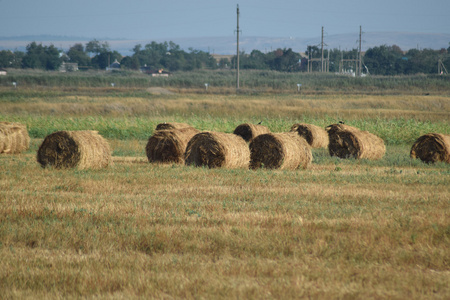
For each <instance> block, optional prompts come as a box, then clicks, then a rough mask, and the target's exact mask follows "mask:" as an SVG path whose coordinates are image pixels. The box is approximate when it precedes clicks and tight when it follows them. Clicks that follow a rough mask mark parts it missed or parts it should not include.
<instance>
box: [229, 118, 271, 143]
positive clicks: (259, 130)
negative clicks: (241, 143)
mask: <svg viewBox="0 0 450 300" xmlns="http://www.w3.org/2000/svg"><path fill="white" fill-rule="evenodd" d="M269 132H270V130H269V128H267V127H266V126H263V125H260V124H249V123H244V124H241V125H239V126H238V127H236V129H234V132H233V133H234V134H236V135H238V136H240V137H242V138H243V139H244V140H245V141H246V142H250V141H251V140H252V139H254V138H255V137H257V136H258V135H260V134H264V133H269Z"/></svg>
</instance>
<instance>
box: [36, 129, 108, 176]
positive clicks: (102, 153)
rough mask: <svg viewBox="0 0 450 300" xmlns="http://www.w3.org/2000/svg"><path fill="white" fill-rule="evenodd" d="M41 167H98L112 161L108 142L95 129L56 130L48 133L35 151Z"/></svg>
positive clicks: (105, 165) (103, 166) (102, 166)
mask: <svg viewBox="0 0 450 300" xmlns="http://www.w3.org/2000/svg"><path fill="white" fill-rule="evenodd" d="M37 161H38V162H39V163H40V164H41V166H42V167H43V168H45V167H47V166H51V167H54V168H56V169H67V168H75V167H77V168H78V169H90V168H91V169H100V168H105V167H107V166H108V165H110V164H111V163H112V157H111V150H110V147H109V144H108V142H107V141H106V140H105V139H104V138H103V137H102V136H101V135H100V134H98V132H97V131H90V130H83V131H57V132H54V133H52V134H50V135H48V136H47V137H46V138H45V139H44V141H43V142H42V144H41V146H40V147H39V150H38V152H37Z"/></svg>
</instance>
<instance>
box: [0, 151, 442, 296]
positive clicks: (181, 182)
mask: <svg viewBox="0 0 450 300" xmlns="http://www.w3.org/2000/svg"><path fill="white" fill-rule="evenodd" d="M0 168H1V169H2V172H1V174H2V180H0V185H1V192H0V196H1V198H2V199H3V200H2V206H1V208H0V218H1V224H2V225H1V226H0V241H1V245H0V252H1V256H0V257H1V258H0V260H1V264H2V268H1V270H0V277H1V279H2V280H0V282H1V285H0V289H1V290H2V294H3V295H4V296H6V297H7V298H8V297H26V296H28V297H31V296H32V297H54V296H57V295H58V296H61V297H94V296H96V297H127V298H129V297H131V298H135V297H156V298H164V297H175V298H198V297H205V298H238V297H245V298H265V297H268V298H283V299H284V298H298V297H314V298H316V297H319V298H341V297H343V298H348V297H352V298H353V297H355V298H367V297H374V298H380V297H382V298H384V297H388V298H397V299H401V298H405V297H408V298H442V299H444V298H447V296H448V295H449V293H450V290H449V288H448V284H447V282H448V278H449V272H448V270H449V269H448V268H449V265H448V262H449V258H450V257H449V253H448V246H449V235H450V226H449V223H448V217H449V212H448V204H449V200H448V195H449V192H450V190H449V186H448V178H449V173H448V172H449V169H448V165H436V166H428V165H424V164H422V163H420V164H418V165H415V166H412V167H408V168H406V167H405V166H403V167H402V168H397V167H395V166H394V167H386V166H374V165H370V164H369V165H367V164H361V163H358V162H347V161H340V162H339V163H338V164H336V163H333V162H329V161H326V160H318V161H317V162H316V164H315V165H314V166H313V167H312V169H310V170H306V171H267V170H258V171H250V170H220V169H218V170H210V169H206V168H191V167H184V166H158V165H151V164H148V163H138V162H135V163H127V162H116V163H115V165H114V166H112V167H110V168H108V169H105V170H98V171H77V170H67V171H59V170H51V169H41V168H40V167H39V166H38V164H37V163H36V162H35V159H34V155H33V154H31V155H30V154H23V155H19V156H15V157H12V156H2V157H0Z"/></svg>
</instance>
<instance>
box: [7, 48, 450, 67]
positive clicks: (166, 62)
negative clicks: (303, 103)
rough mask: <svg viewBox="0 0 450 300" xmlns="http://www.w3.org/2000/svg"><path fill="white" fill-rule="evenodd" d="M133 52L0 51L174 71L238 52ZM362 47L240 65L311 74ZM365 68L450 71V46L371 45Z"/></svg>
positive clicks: (22, 61) (52, 63)
mask: <svg viewBox="0 0 450 300" xmlns="http://www.w3.org/2000/svg"><path fill="white" fill-rule="evenodd" d="M132 51H133V54H132V55H129V56H122V55H121V54H120V53H119V52H117V51H113V50H111V47H110V46H109V44H108V42H101V41H98V40H92V41H90V42H88V43H86V45H83V44H81V43H77V44H75V45H73V46H72V47H70V48H69V50H68V51H66V52H64V51H62V50H59V49H57V48H56V47H55V46H53V45H50V46H44V45H42V44H37V43H36V42H32V43H30V44H28V45H27V47H26V51H25V52H22V51H14V52H13V51H9V50H2V51H0V67H1V68H24V69H29V68H30V69H44V70H58V69H59V68H60V66H61V64H62V63H64V62H67V63H77V64H78V66H79V68H80V69H81V70H83V69H105V68H107V67H108V66H110V65H111V63H112V62H115V61H117V62H119V63H120V66H121V68H122V69H128V70H139V69H140V68H141V67H147V68H148V69H154V70H158V69H165V70H167V71H170V72H176V71H192V70H197V69H223V68H231V69H234V68H235V67H236V62H237V56H236V55H235V56H233V57H232V58H231V60H228V59H226V58H222V59H221V60H220V61H216V60H215V59H214V57H213V56H212V55H211V54H210V53H208V52H204V51H200V50H195V49H193V48H189V49H188V51H185V50H183V49H181V48H180V46H179V45H177V44H175V43H173V42H164V43H157V42H151V43H149V44H146V45H145V46H142V45H141V44H138V45H136V46H135V47H134V48H133V49H132ZM358 55H359V53H358V50H357V49H352V50H349V51H347V50H346V51H341V50H340V49H326V50H324V51H323V53H322V51H321V49H319V48H318V47H317V46H308V47H307V49H306V51H305V55H304V56H302V55H301V54H300V53H298V52H294V51H293V50H292V49H291V48H289V49H286V48H285V49H277V50H274V51H271V52H268V53H263V52H261V51H259V50H253V51H252V52H251V53H249V54H246V53H244V52H241V53H240V54H239V62H240V64H239V67H240V68H241V69H257V70H275V71H280V72H306V71H308V62H309V65H310V66H309V70H312V71H317V70H320V68H321V66H318V65H319V64H321V63H323V61H326V65H327V68H326V70H327V71H329V72H339V71H342V70H343V69H351V68H353V65H352V64H351V63H349V61H354V60H356V59H357V58H358ZM362 61H363V64H364V70H366V72H370V74H373V75H409V74H418V73H423V74H435V73H437V71H438V64H440V66H441V69H442V70H443V71H446V70H449V69H450V47H449V48H447V49H445V48H442V49H440V50H432V49H422V50H419V49H411V50H408V51H406V52H404V51H402V50H401V49H400V47H398V46H396V45H393V46H387V45H381V46H377V47H373V48H369V49H368V50H367V51H366V52H365V54H364V56H363V58H362Z"/></svg>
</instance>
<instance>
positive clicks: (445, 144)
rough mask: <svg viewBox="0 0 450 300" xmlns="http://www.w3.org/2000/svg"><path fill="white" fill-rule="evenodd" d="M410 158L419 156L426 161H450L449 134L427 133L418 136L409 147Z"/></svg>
mask: <svg viewBox="0 0 450 300" xmlns="http://www.w3.org/2000/svg"><path fill="white" fill-rule="evenodd" d="M410 156H411V158H420V159H421V160H422V161H424V162H426V163H434V162H439V161H443V162H446V163H450V135H449V134H440V133H427V134H425V135H422V136H421V137H419V138H418V139H417V140H416V141H415V142H414V144H413V146H412V147H411V153H410Z"/></svg>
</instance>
